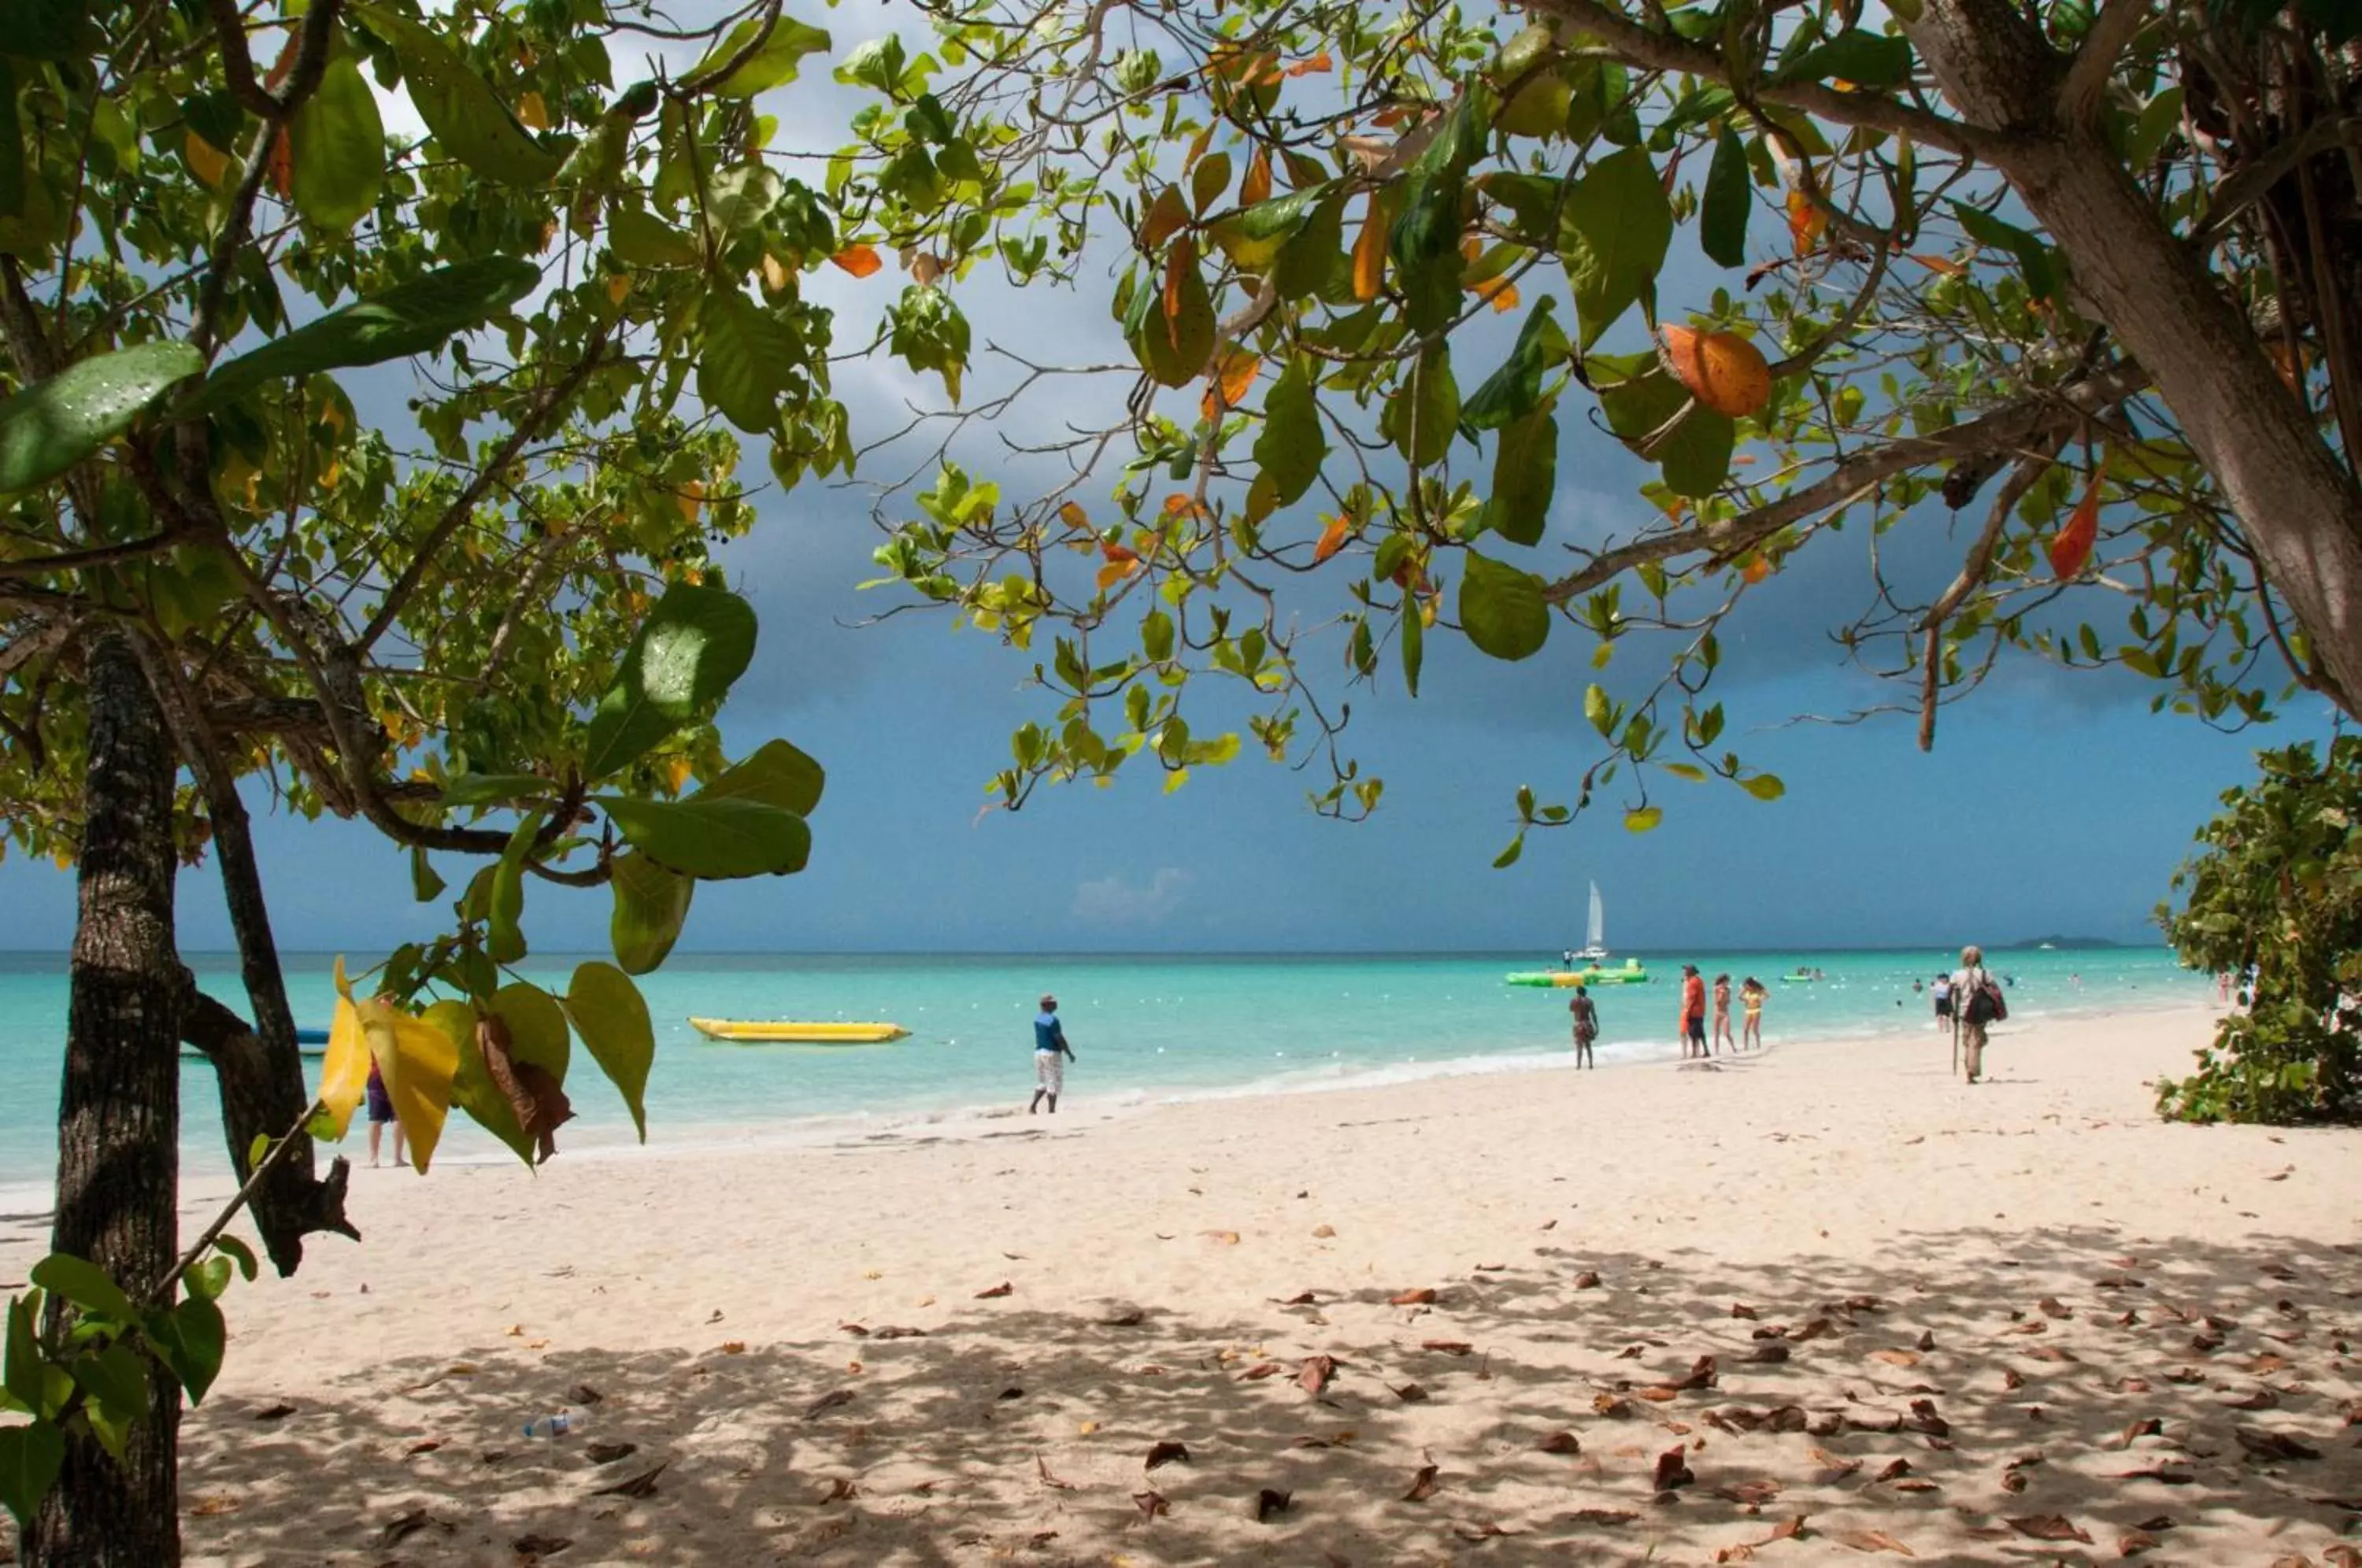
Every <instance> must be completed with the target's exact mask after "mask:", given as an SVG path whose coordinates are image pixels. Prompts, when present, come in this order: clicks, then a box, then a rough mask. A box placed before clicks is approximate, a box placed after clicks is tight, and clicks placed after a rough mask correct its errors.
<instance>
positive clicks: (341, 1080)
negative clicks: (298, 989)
mask: <svg viewBox="0 0 2362 1568" xmlns="http://www.w3.org/2000/svg"><path fill="white" fill-rule="evenodd" d="M337 990H338V991H339V992H340V993H344V994H341V995H339V996H338V997H337V1010H336V1014H335V1016H334V1017H333V1018H331V1019H330V1020H329V1022H328V1050H327V1055H325V1056H323V1057H322V1058H321V1060H320V1095H319V1099H320V1109H321V1110H325V1111H326V1112H327V1113H328V1124H329V1126H330V1127H331V1128H332V1129H334V1136H333V1137H332V1138H331V1139H330V1140H329V1141H330V1142H331V1143H335V1142H337V1141H338V1140H341V1139H342V1138H343V1137H344V1135H345V1129H346V1128H347V1127H348V1126H350V1125H351V1124H352V1120H353V1107H355V1106H357V1105H359V1104H360V1102H361V1095H362V1094H363V1093H364V1092H365V1091H366V1090H367V1089H368V1088H369V1064H370V1056H369V1042H368V1040H367V1039H366V1038H365V1037H364V1036H363V1035H362V1033H361V1018H360V1013H359V1010H358V1009H356V1008H355V1007H354V1006H353V999H352V996H351V994H350V993H349V992H347V991H346V990H345V961H344V960H343V959H342V958H339V959H337Z"/></svg>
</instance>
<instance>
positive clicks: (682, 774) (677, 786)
mask: <svg viewBox="0 0 2362 1568" xmlns="http://www.w3.org/2000/svg"><path fill="white" fill-rule="evenodd" d="M696 771H697V770H696V768H695V767H692V766H691V765H690V760H689V758H687V757H685V756H676V757H674V758H673V759H672V760H671V761H669V762H668V763H666V764H665V782H666V783H668V784H669V785H671V786H672V792H673V793H674V794H676V795H678V794H679V793H680V792H681V791H682V790H685V789H687V788H689V781H690V778H691V777H692V776H693V775H694V774H695V773H696Z"/></svg>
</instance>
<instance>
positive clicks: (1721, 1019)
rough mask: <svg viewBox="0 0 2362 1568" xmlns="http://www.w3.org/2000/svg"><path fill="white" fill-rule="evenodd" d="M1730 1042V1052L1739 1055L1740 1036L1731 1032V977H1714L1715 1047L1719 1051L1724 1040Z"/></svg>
mask: <svg viewBox="0 0 2362 1568" xmlns="http://www.w3.org/2000/svg"><path fill="white" fill-rule="evenodd" d="M1726 1040H1727V1041H1729V1042H1730V1054H1731V1055H1734V1056H1735V1055H1738V1036H1737V1035H1735V1034H1733V1033H1731V1032H1730V977H1729V976H1727V975H1716V977H1714V1049H1715V1050H1716V1051H1717V1052H1719V1051H1720V1050H1721V1049H1722V1043H1723V1042H1724V1041H1726Z"/></svg>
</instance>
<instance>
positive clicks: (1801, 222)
mask: <svg viewBox="0 0 2362 1568" xmlns="http://www.w3.org/2000/svg"><path fill="white" fill-rule="evenodd" d="M1828 226H1829V215H1828V213H1827V211H1826V210H1824V209H1823V208H1822V206H1821V204H1819V203H1818V202H1816V201H1814V200H1813V198H1812V197H1810V196H1808V195H1806V194H1805V193H1804V192H1803V191H1801V190H1797V191H1791V192H1789V193H1788V234H1789V237H1791V238H1793V239H1794V241H1795V242H1796V254H1797V255H1799V256H1810V255H1811V254H1812V253H1813V252H1814V251H1816V250H1817V249H1819V248H1821V234H1822V232H1823V231H1824V230H1826V229H1827V227H1828Z"/></svg>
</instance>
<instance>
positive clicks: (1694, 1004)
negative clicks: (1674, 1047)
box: [1682, 964, 1705, 1060]
mask: <svg viewBox="0 0 2362 1568" xmlns="http://www.w3.org/2000/svg"><path fill="white" fill-rule="evenodd" d="M1682 1055H1683V1059H1684V1060H1686V1059H1687V1058H1689V1057H1692V1056H1703V1055H1705V979H1704V978H1703V977H1700V976H1699V974H1698V968H1697V966H1696V965H1694V964H1684V965H1683V966H1682Z"/></svg>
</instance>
